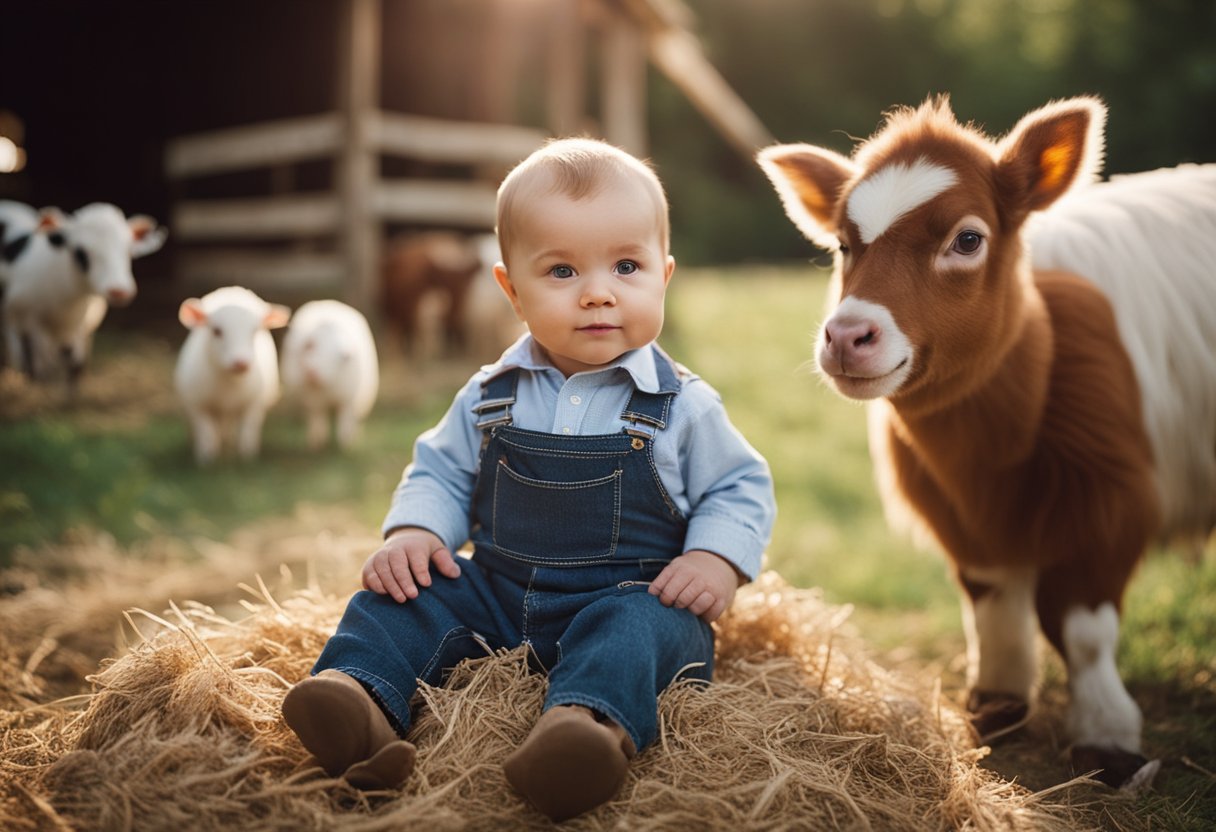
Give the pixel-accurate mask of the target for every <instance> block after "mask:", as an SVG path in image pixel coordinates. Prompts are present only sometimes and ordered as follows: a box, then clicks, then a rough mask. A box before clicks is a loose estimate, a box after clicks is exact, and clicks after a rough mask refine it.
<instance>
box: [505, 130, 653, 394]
mask: <svg viewBox="0 0 1216 832" xmlns="http://www.w3.org/2000/svg"><path fill="white" fill-rule="evenodd" d="M668 236H669V232H668V219H667V199H666V197H665V196H664V195H663V186H662V185H661V184H660V183H659V179H658V177H657V176H655V174H654V171H652V170H651V169H650V167H649V166H647V165H646V164H645V163H643V162H641V161H639V160H637V159H635V158H634V157H632V156H630V155H629V154H628V153H625V152H624V151H622V150H619V149H618V148H615V147H613V146H612V145H609V144H606V143H604V142H601V141H596V140H594V139H562V140H558V141H554V142H551V143H550V144H547V145H545V146H544V147H543V148H541V149H540V150H538V151H536V152H535V153H533V154H532V155H531V156H529V157H528V158H527V159H525V160H524V161H523V162H521V163H520V164H519V165H518V166H517V167H516V168H515V169H514V170H512V171H511V173H510V174H508V175H507V178H506V179H505V180H504V181H503V183H502V186H501V187H500V188H499V190H498V242H499V248H500V249H501V252H502V258H503V262H501V263H498V264H497V265H495V267H494V277H495V279H496V280H497V281H498V285H499V286H500V287H502V290H503V292H505V293H506V295H507V298H508V299H509V300H510V301H511V305H512V306H513V307H514V308H515V313H516V314H517V315H518V316H519V318H520V320H522V321H524V323H526V324H527V325H528V329H529V331H530V332H531V333H532V337H533V339H534V341H535V342H536V343H537V344H539V345H540V347H541V348H542V349H543V350H544V351H545V352H546V353H547V354H548V356H549V358H550V360H551V361H552V363H553V364H554V366H556V367H557V368H558V369H559V370H561V371H562V372H563V373H565V374H566V375H572V374H573V373H578V372H585V371H590V370H595V369H597V368H600V367H604V366H606V365H608V364H609V363H611V362H612V361H614V360H616V359H617V358H619V357H620V356H621V355H623V354H624V353H626V352H628V351H630V350H633V349H637V348H639V347H642V346H644V345H646V344H648V343H650V342H651V341H653V340H654V339H655V338H657V337H658V335H659V332H660V330H661V329H662V327H663V300H664V295H665V292H666V289H667V282H668V281H669V280H670V279H671V274H672V270H673V269H674V268H675V261H674V260H673V259H672V257H671V255H670V254H669V253H668Z"/></svg>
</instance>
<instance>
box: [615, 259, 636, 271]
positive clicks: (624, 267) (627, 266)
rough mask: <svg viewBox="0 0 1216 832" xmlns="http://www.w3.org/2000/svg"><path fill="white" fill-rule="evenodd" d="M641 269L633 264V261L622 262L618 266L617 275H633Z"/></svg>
mask: <svg viewBox="0 0 1216 832" xmlns="http://www.w3.org/2000/svg"><path fill="white" fill-rule="evenodd" d="M639 268H641V267H640V266H638V264H637V263H635V262H633V261H632V260H622V261H621V262H619V263H617V264H616V273H617V274H633V273H634V272H636V271H637V270H638V269H639Z"/></svg>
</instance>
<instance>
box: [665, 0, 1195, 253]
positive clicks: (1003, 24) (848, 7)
mask: <svg viewBox="0 0 1216 832" xmlns="http://www.w3.org/2000/svg"><path fill="white" fill-rule="evenodd" d="M686 2H687V3H688V5H689V6H690V7H691V8H692V9H693V10H694V11H695V13H696V15H697V22H698V26H697V34H698V35H699V37H700V38H701V40H702V43H703V44H704V48H705V51H706V53H707V56H708V57H709V59H710V61H711V62H712V63H713V64H714V66H715V67H716V68H717V69H718V70H719V71H720V72H721V73H722V75H723V76H724V77H725V78H726V80H727V82H728V83H729V84H730V85H731V87H732V88H733V89H734V90H735V91H736V92H737V93H738V94H739V96H740V97H741V98H742V99H743V100H744V101H745V102H747V104H748V106H749V107H751V109H752V110H753V111H754V112H755V113H756V115H757V116H758V117H759V118H760V120H761V121H762V122H763V123H764V124H765V125H766V126H767V127H768V129H769V130H770V132H772V134H773V135H774V136H775V137H776V139H777V140H778V141H782V142H797V141H805V142H810V143H813V144H818V145H825V146H828V147H831V148H832V149H834V150H837V151H839V152H841V153H845V154H848V153H850V152H851V151H852V148H853V146H854V144H855V141H856V140H857V139H863V138H865V137H867V136H869V135H871V134H872V133H873V132H874V131H875V129H876V128H877V127H878V126H879V125H880V123H881V121H882V114H883V113H884V112H886V111H887V110H889V109H890V108H891V107H893V106H895V105H899V104H906V105H915V104H919V103H920V102H921V101H923V100H924V99H925V98H926V97H927V96H929V95H932V94H939V93H946V94H949V95H950V96H951V100H952V101H953V103H954V108H955V112H956V113H957V114H958V115H959V117H960V118H961V119H963V120H964V121H974V122H976V123H977V124H979V125H981V126H983V127H984V128H985V129H986V130H987V131H988V132H989V133H992V134H995V135H1000V134H1003V133H1005V132H1006V131H1008V130H1009V129H1010V128H1011V127H1013V125H1014V124H1015V123H1016V121H1017V120H1018V119H1019V118H1020V117H1021V116H1022V115H1024V114H1025V113H1027V112H1028V111H1030V110H1032V109H1034V108H1035V107H1038V106H1041V105H1043V104H1046V103H1047V102H1048V101H1050V100H1052V99H1056V98H1061V97H1066V96H1071V95H1081V94H1096V95H1100V96H1102V97H1103V98H1104V99H1105V100H1106V102H1107V103H1108V105H1109V106H1110V119H1109V122H1108V125H1107V164H1106V170H1107V171H1108V172H1112V173H1118V172H1131V171H1137V170H1148V169H1151V168H1156V167H1161V166H1166V165H1176V164H1179V163H1181V162H1188V161H1189V162H1213V161H1216V121H1213V120H1212V119H1210V118H1208V117H1207V114H1208V113H1210V112H1212V111H1213V110H1216V51H1214V50H1213V49H1212V40H1211V38H1212V32H1214V31H1216V3H1211V2H1210V1H1209V0H1171V2H1159V0H1035V2H1026V0H816V2H813V3H812V2H806V0H758V2H747V3H741V2H738V0H686ZM650 119H651V134H652V145H653V154H654V157H655V161H656V162H657V164H658V166H659V170H660V173H661V174H662V175H663V177H664V182H665V183H666V185H667V188H668V191H669V193H670V196H671V201H672V215H673V218H674V219H675V220H676V222H675V227H674V232H673V234H674V236H673V246H674V249H675V253H676V256H677V257H678V258H680V259H681V260H682V261H683V262H685V263H688V264H693V263H697V264H709V263H725V262H740V261H746V260H756V259H764V260H769V261H772V260H785V259H794V258H798V257H806V256H807V255H808V252H810V251H811V249H809V247H808V245H809V244H807V243H806V242H805V241H803V240H802V239H801V237H800V236H799V235H798V234H797V232H795V231H794V230H793V227H792V226H791V225H790V224H789V223H788V222H786V221H785V220H784V218H783V217H782V216H781V213H780V209H779V208H778V206H777V200H776V197H775V196H774V195H773V194H772V193H771V188H770V187H769V185H768V182H767V181H766V180H765V179H764V177H763V175H762V174H761V172H760V171H759V169H758V168H757V167H756V166H755V165H754V164H753V163H752V162H751V161H750V160H747V159H743V158H741V157H740V156H739V154H738V152H737V151H735V150H733V149H732V148H730V147H729V146H728V145H727V144H726V143H725V142H724V141H723V140H722V139H721V138H720V137H719V136H718V134H717V133H716V132H714V131H713V129H712V128H711V127H710V126H709V124H708V122H707V121H706V120H705V119H704V118H703V117H702V116H701V115H700V114H699V113H697V112H696V111H695V109H694V108H693V106H692V105H691V104H690V103H689V102H688V101H687V99H685V98H684V97H683V95H682V94H680V93H679V92H678V91H676V90H675V88H674V87H673V86H672V84H671V83H670V82H668V81H667V80H666V79H665V78H663V77H661V76H659V75H658V73H652V80H651V113H650Z"/></svg>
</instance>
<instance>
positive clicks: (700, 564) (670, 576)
mask: <svg viewBox="0 0 1216 832" xmlns="http://www.w3.org/2000/svg"><path fill="white" fill-rule="evenodd" d="M738 588H739V573H738V572H736V571H735V567H733V566H732V565H731V564H730V562H729V561H727V560H726V559H725V558H723V557H719V556H718V555H715V554H714V553H713V552H706V551H704V550H703V549H691V550H689V551H687V552H685V553H684V554H682V555H680V556H679V557H678V558H676V559H675V560H673V561H672V562H671V563H669V564H667V566H666V567H664V568H663V571H662V572H660V573H659V577H657V578H655V579H654V581H652V582H651V584H650V594H651V595H658V596H659V600H660V601H662V602H663V604H664V605H665V606H668V607H670V606H675V607H677V608H678V609H688V611H689V612H691V613H692V614H693V615H698V616H700V617H701V618H703V619H705V621H706V622H707V623H708V622H712V621H715V620H716V619H717V618H718V616H720V615H721V614H722V613H724V612H725V611H726V608H727V607H729V606H730V603H731V601H733V600H735V590H737V589H738Z"/></svg>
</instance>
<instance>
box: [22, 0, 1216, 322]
mask: <svg viewBox="0 0 1216 832" xmlns="http://www.w3.org/2000/svg"><path fill="white" fill-rule="evenodd" d="M1214 38H1216V3H1212V2H1210V0H749V2H739V0H366V1H364V0H360V2H354V3H350V2H346V1H345V0H172V2H169V1H168V0H124V2H107V0H40V2H37V3H7V4H5V8H4V13H3V25H2V26H0V170H4V169H6V168H7V169H8V170H9V172H6V173H0V198H7V199H17V200H21V201H24V202H29V203H31V204H34V205H37V206H43V205H58V206H60V207H62V208H64V209H65V210H73V209H75V208H77V207H79V206H80V205H82V204H84V203H86V202H90V201H94V200H104V201H109V202H114V203H116V204H118V205H120V206H121V207H123V208H124V210H126V211H127V212H128V213H135V212H143V213H148V214H151V215H153V216H155V217H157V218H158V219H159V220H160V221H161V222H162V223H166V224H168V226H169V227H170V229H171V235H170V242H169V244H168V245H167V246H166V248H165V250H164V251H163V252H162V253H160V254H158V255H156V256H155V257H154V258H150V259H149V260H148V261H147V262H141V263H139V264H138V265H137V268H138V271H137V276H139V275H140V274H142V273H156V274H157V275H158V284H157V285H156V286H154V287H151V288H152V289H153V290H155V289H157V288H162V287H164V286H165V285H166V283H167V282H168V281H185V282H186V283H187V284H206V283H208V282H211V283H214V282H217V280H221V281H222V278H217V276H216V275H215V272H216V271H223V270H226V271H227V276H228V277H231V275H232V269H233V267H234V264H235V266H236V267H239V268H242V269H245V270H246V271H247V272H248V273H250V274H260V275H271V276H270V277H264V278H256V279H265V280H268V281H270V284H271V285H278V286H282V288H285V289H286V288H292V287H293V286H294V288H297V289H301V290H308V289H318V288H319V289H321V290H326V291H328V290H329V289H330V288H331V287H332V285H333V282H334V281H335V280H338V281H350V280H355V281H356V286H357V281H359V280H362V282H363V284H365V285H364V286H363V288H362V290H359V289H358V288H355V289H349V287H348V291H347V294H348V295H350V296H351V297H357V296H358V293H359V291H362V293H363V294H364V295H367V294H368V293H369V292H370V289H369V288H368V286H369V285H370V283H371V281H373V280H374V278H372V277H370V276H368V275H370V274H371V266H369V265H367V264H366V263H367V261H372V260H377V259H378V258H379V257H380V256H381V254H382V251H383V248H384V246H385V240H388V239H391V238H392V236H393V235H394V234H395V233H398V232H400V231H403V230H410V229H413V228H419V227H434V226H453V225H454V226H456V227H459V228H462V229H464V230H477V229H481V230H486V229H488V228H489V222H492V220H489V221H488V219H487V211H488V210H489V209H487V207H486V206H487V205H488V204H489V203H488V202H487V200H488V199H489V196H488V194H489V191H490V190H491V189H492V188H493V187H494V186H495V185H496V183H497V180H498V178H500V177H501V175H502V172H503V171H504V170H505V169H506V168H508V167H509V166H510V164H512V163H513V162H514V161H516V160H517V159H518V158H520V157H521V156H522V155H524V154H525V153H526V152H527V150H528V149H530V147H531V146H532V145H533V144H534V143H535V142H538V141H540V140H541V139H543V137H544V136H547V135H553V134H564V133H580V132H589V133H592V134H595V135H603V136H606V137H608V138H610V139H612V140H614V141H616V142H617V143H619V144H622V145H625V146H626V147H628V148H629V149H631V150H633V151H635V152H638V153H640V154H643V155H646V156H649V157H650V158H652V159H653V161H654V162H655V163H656V165H657V167H658V169H659V172H660V174H661V176H662V178H663V180H664V182H665V183H666V185H667V188H668V189H669V191H670V196H671V202H672V214H673V221H674V241H673V248H674V253H675V255H676V257H677V260H678V261H679V262H681V263H682V264H685V265H695V264H700V265H707V264H713V265H720V264H725V263H742V262H756V261H770V262H771V261H783V260H791V259H794V260H797V259H804V258H806V257H808V256H809V253H810V249H809V247H808V245H807V244H806V243H805V242H804V241H802V240H801V238H800V237H799V236H798V234H797V233H796V232H795V231H794V230H793V227H792V226H791V225H790V224H789V223H788V222H787V221H786V220H785V219H784V217H783V216H782V215H781V212H780V209H779V207H778V204H777V201H776V200H775V199H774V198H773V195H772V193H771V190H770V188H769V185H768V183H767V181H766V180H765V179H764V178H763V176H762V175H761V174H760V172H759V170H758V169H757V167H756V166H755V164H754V163H753V162H752V161H751V151H752V150H753V149H754V147H753V145H755V144H757V143H763V142H765V141H768V140H777V141H810V142H813V143H815V144H823V145H828V146H831V147H833V148H834V149H836V150H839V151H841V152H844V153H848V152H849V151H850V150H851V148H852V146H853V144H854V142H855V140H857V139H861V138H865V137H866V136H868V135H870V134H871V133H872V132H873V131H874V130H875V129H876V128H877V126H878V125H879V123H880V121H881V116H882V113H883V112H884V111H885V110H887V109H889V108H890V107H892V106H894V105H897V104H913V105H914V104H917V103H919V102H921V101H922V100H924V99H925V97H926V96H928V95H932V94H937V93H948V94H950V96H951V98H952V100H953V102H954V107H955V110H956V112H957V113H958V114H959V116H960V118H961V119H963V120H972V121H974V122H976V123H977V124H980V125H982V126H984V127H985V128H986V130H987V131H988V132H990V133H994V134H1000V133H1003V132H1005V131H1007V130H1008V129H1009V128H1010V127H1012V125H1013V124H1014V123H1015V121H1016V120H1017V119H1018V118H1019V117H1020V116H1021V115H1022V114H1024V113H1025V112H1027V111H1029V110H1030V109H1033V108H1034V107H1036V106H1039V105H1041V104H1043V103H1045V102H1047V101H1048V100H1050V99H1052V98H1057V97H1062V96H1068V95H1075V94H1081V93H1092V94H1097V95H1100V96H1102V97H1103V98H1104V99H1105V100H1106V101H1107V102H1108V104H1109V105H1110V120H1109V125H1108V129H1107V166H1106V168H1107V171H1108V172H1124V171H1134V170H1141V169H1146V168H1151V167H1157V166H1161V165H1172V164H1177V163H1179V162H1184V161H1212V160H1214V159H1216V119H1213V118H1212V117H1211V114H1212V113H1213V112H1216V47H1214V46H1213V43H1214ZM399 117H403V118H399ZM411 119H413V120H411ZM493 126H498V127H499V128H500V129H498V130H494V129H492V127H493ZM508 128H510V129H508ZM352 129H353V132H352ZM259 130H261V131H262V132H261V133H259V132H258V131H259ZM360 134H361V135H363V143H362V144H359V143H358V142H357V141H356V139H357V137H358V135H360ZM356 145H357V147H356ZM6 160H7V161H6ZM360 166H363V169H362V170H360ZM411 183H412V184H413V185H415V187H414V188H413V190H412V191H411V190H410V189H409V188H408V187H407V186H408V185H409V184H411ZM445 183H446V184H447V186H448V189H447V190H445V189H444V188H443V187H442V186H443V185H444V184H445ZM381 185H387V186H388V187H387V188H385V189H384V190H383V191H382V192H378V189H379V188H380V186H381ZM428 188H429V189H430V190H428ZM436 188H438V189H436ZM329 193H333V194H335V195H336V197H337V198H336V200H335V201H333V202H326V201H325V200H324V196H325V195H326V194H329ZM230 200H246V202H245V203H244V204H242V203H241V202H231V201H230ZM419 201H421V202H422V203H424V204H423V206H422V207H420V206H419V205H418V204H417V203H418V202H419ZM360 206H361V207H360ZM427 206H429V208H428V207H427ZM259 211H260V213H258V212H259ZM259 217H260V219H259ZM357 222H362V223H363V224H364V225H365V226H366V227H365V228H364V229H363V231H362V232H360V231H358V230H351V229H350V228H349V225H350V224H351V223H357ZM344 223H345V224H346V225H344ZM360 233H362V234H363V237H364V238H363V239H355V237H357V236H358V235H359V234H360ZM335 253H336V254H335ZM333 257H336V259H326V258H333ZM352 258H353V259H352ZM360 259H362V261H364V265H362V266H361V265H360V264H359V262H357V261H359V260H360ZM361 268H362V269H364V270H365V274H364V276H363V277H361V278H360V277H358V275H354V276H352V274H351V270H352V269H353V270H354V271H355V272H358V271H359V269H361ZM285 270H294V272H295V274H296V277H295V278H294V280H292V279H286V280H285V279H283V278H281V277H275V276H274V275H275V274H276V273H281V272H283V271H285ZM162 278H163V280H162ZM256 279H255V282H256ZM276 280H277V281H278V282H277V283H276V282H275V281H276ZM284 283H286V284H287V285H286V286H283V284H284ZM172 294H175V295H177V296H180V295H181V292H180V291H175V292H173V293H172ZM360 305H362V304H360ZM143 308H147V307H146V305H145V306H144V307H143ZM127 314H129V315H138V314H139V307H137V308H134V309H132V310H129V311H127ZM119 317H120V319H121V314H120V316H119Z"/></svg>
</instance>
